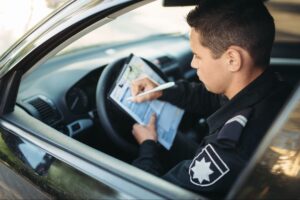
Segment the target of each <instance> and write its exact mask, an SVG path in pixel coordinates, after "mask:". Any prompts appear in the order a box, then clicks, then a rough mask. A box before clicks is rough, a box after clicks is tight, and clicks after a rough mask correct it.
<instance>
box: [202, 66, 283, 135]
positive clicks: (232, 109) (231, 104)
mask: <svg viewBox="0 0 300 200" xmlns="http://www.w3.org/2000/svg"><path fill="white" fill-rule="evenodd" d="M277 80H278V79H277V77H276V75H275V74H274V73H273V71H272V70H271V69H267V70H265V71H264V72H263V73H262V74H261V75H260V76H259V77H257V78H256V79H255V80H254V81H252V82H251V83H250V84H249V85H248V86H246V87H245V88H244V89H242V90H241V91H240V92H239V93H238V94H237V95H235V96H234V97H233V98H232V99H231V100H230V101H228V102H226V103H225V104H224V105H223V106H222V107H221V108H220V109H218V110H217V111H216V112H215V113H213V114H212V115H211V116H210V117H208V119H207V123H208V126H209V133H210V134H211V133H213V132H215V131H216V130H217V129H218V128H220V127H221V126H222V125H223V124H224V123H225V122H226V121H227V120H228V119H229V118H230V117H232V116H233V115H234V114H236V113H237V112H239V111H240V110H242V109H245V108H247V107H251V106H252V105H254V104H256V103H257V102H258V101H260V100H261V99H262V98H263V97H265V96H266V95H267V94H268V93H269V92H270V89H271V88H272V86H273V85H274V82H276V81H277Z"/></svg>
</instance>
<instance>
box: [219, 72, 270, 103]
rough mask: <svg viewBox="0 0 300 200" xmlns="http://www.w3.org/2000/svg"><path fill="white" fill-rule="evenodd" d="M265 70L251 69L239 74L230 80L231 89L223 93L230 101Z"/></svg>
mask: <svg viewBox="0 0 300 200" xmlns="http://www.w3.org/2000/svg"><path fill="white" fill-rule="evenodd" d="M264 71H265V69H263V68H260V67H252V68H250V69H249V70H248V71H245V72H241V73H240V74H239V75H237V76H235V77H234V78H233V80H232V83H231V87H229V88H228V90H227V91H226V92H225V93H224V95H225V96H226V97H227V98H228V99H232V98H233V97H234V96H235V95H237V94H238V93H239V92H240V91H241V90H243V89H244V88H245V87H247V86H248V85H249V84H250V83H251V82H252V81H254V80H255V79H256V78H257V77H259V76H260V75H261V74H262V73H263V72H264Z"/></svg>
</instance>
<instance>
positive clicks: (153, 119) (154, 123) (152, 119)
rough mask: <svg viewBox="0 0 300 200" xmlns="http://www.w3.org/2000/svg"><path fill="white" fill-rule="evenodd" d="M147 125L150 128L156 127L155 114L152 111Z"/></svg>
mask: <svg viewBox="0 0 300 200" xmlns="http://www.w3.org/2000/svg"><path fill="white" fill-rule="evenodd" d="M148 127H149V128H151V129H154V130H155V129H156V114H155V113H153V114H152V115H151V117H150V120H149V124H148Z"/></svg>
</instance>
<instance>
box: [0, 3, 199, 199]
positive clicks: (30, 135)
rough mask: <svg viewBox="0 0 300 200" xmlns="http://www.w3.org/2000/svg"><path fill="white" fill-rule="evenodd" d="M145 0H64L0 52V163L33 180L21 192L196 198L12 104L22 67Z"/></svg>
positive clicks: (32, 64) (33, 64) (35, 63)
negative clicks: (66, 0)
mask: <svg viewBox="0 0 300 200" xmlns="http://www.w3.org/2000/svg"><path fill="white" fill-rule="evenodd" d="M148 2H150V1H148V0H146V1H136V0H135V1H133V0H122V1H114V0H113V1H96V0H94V1H93V0H90V1H69V2H68V3H67V4H65V5H64V7H62V8H61V9H59V10H57V11H56V12H55V13H53V15H52V16H50V17H48V18H46V19H45V20H44V21H43V22H42V23H41V24H40V25H39V26H37V27H35V28H34V29H33V30H32V32H30V33H28V34H27V35H25V36H24V37H23V38H22V39H21V40H20V41H19V42H17V43H16V44H15V45H14V46H13V47H12V48H11V49H10V50H9V51H7V53H6V54H4V55H3V56H2V58H1V62H0V64H1V70H0V74H1V75H0V95H1V106H0V114H1V119H0V134H1V138H0V143H1V146H0V156H1V163H2V164H4V165H5V166H6V168H8V169H11V170H12V171H13V172H14V173H17V174H19V175H21V177H22V179H25V180H23V181H22V182H21V181H20V182H19V183H20V184H22V186H21V187H23V183H24V182H26V183H29V184H32V185H33V186H34V187H33V188H34V189H32V191H34V193H33V192H29V193H27V194H26V193H22V196H23V197H24V198H32V197H33V198H40V197H42V198H44V197H49V198H52V197H54V198H72V199H73V198H95V199H107V198H113V199H128V198H138V199H141V198H146V199H167V198H180V199H194V198H199V196H198V195H195V194H193V193H191V192H189V191H186V190H184V189H182V188H179V187H177V186H175V185H172V184H170V183H168V182H165V181H163V180H161V179H159V178H157V177H154V176H152V175H150V174H147V173H145V172H143V171H141V170H139V169H137V168H135V167H132V166H131V165H129V164H127V163H125V162H122V161H120V160H118V159H115V158H113V157H111V156H109V155H107V154H105V153H102V152H99V151H97V150H95V149H93V148H91V147H89V146H87V145H85V144H83V143H81V142H78V141H76V140H74V139H72V138H70V137H68V136H66V135H64V134H62V133H61V132H59V131H57V130H56V129H54V128H52V127H50V126H48V125H47V124H45V123H42V122H41V121H40V120H38V119H36V118H34V117H32V116H31V115H29V114H28V113H27V112H26V111H25V110H24V109H22V107H20V106H18V105H16V104H15V103H16V98H17V93H18V88H19V85H20V82H21V79H22V76H23V75H24V73H25V72H27V71H28V70H30V69H33V68H34V67H36V66H38V65H39V64H40V63H43V62H44V61H45V60H47V58H49V57H51V55H54V54H55V53H57V52H58V51H59V50H60V49H62V48H63V47H65V46H66V45H67V44H69V43H70V42H72V41H73V40H75V39H76V38H78V37H79V36H82V35H83V34H84V33H86V32H89V31H90V30H92V29H93V28H94V27H96V26H100V25H103V24H105V23H107V22H109V21H111V20H113V19H115V18H116V17H117V16H119V15H121V14H123V13H125V12H127V11H128V10H131V9H133V8H136V7H138V6H141V5H143V4H145V3H148ZM11 177H12V176H11ZM15 180H16V181H17V180H18V179H17V178H15ZM6 187H12V184H6ZM24 188H25V185H24ZM9 189H10V188H8V190H9ZM8 190H7V191H8ZM6 194H7V195H11V193H10V194H9V193H6Z"/></svg>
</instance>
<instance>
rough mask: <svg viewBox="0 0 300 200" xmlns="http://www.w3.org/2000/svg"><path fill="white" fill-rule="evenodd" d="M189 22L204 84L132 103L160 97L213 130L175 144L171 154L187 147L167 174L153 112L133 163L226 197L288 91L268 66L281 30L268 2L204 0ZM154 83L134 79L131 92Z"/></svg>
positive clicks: (138, 132)
mask: <svg viewBox="0 0 300 200" xmlns="http://www.w3.org/2000/svg"><path fill="white" fill-rule="evenodd" d="M187 22H188V24H189V25H190V27H191V32H190V46H191V49H192V52H193V54H194V57H193V60H192V63H191V66H192V67H193V68H194V69H195V70H196V71H197V75H198V77H199V80H200V83H188V82H185V81H178V82H176V86H175V87H173V88H170V89H167V90H164V91H159V92H155V93H151V94H148V95H146V96H141V97H136V98H134V99H133V101H135V102H143V101H147V100H153V99H160V100H164V101H168V102H170V103H172V104H174V105H177V106H179V107H181V108H184V109H185V110H187V111H190V112H196V113H199V114H201V115H202V116H203V117H206V118H207V124H208V127H209V133H208V134H207V136H205V137H204V138H203V140H202V141H201V143H200V144H196V143H195V142H190V143H186V145H184V146H180V145H179V146H180V147H178V145H175V146H174V148H177V150H173V151H174V152H176V151H177V152H181V153H180V154H178V163H177V164H176V165H175V166H173V168H172V169H170V170H169V171H167V172H166V173H165V172H163V165H162V160H161V159H160V156H161V155H160V154H159V145H158V144H157V135H156V127H155V123H156V117H155V115H153V116H152V117H151V119H150V122H149V124H148V125H146V126H143V125H140V124H135V125H134V126H133V130H132V133H133V135H134V137H135V138H136V140H137V142H138V143H139V144H140V153H139V157H138V158H137V159H136V160H135V161H134V162H133V164H134V165H135V166H137V167H139V168H141V169H144V170H146V171H148V172H150V173H152V174H155V175H158V176H162V177H163V178H164V179H166V180H168V181H170V182H173V183H174V184H177V185H179V186H182V187H184V188H187V189H189V190H192V191H195V192H198V193H201V194H203V195H206V196H208V197H224V195H225V194H226V193H227V192H228V191H229V189H230V187H231V186H232V184H233V183H234V181H235V180H236V178H237V177H238V175H239V173H240V172H241V170H242V169H243V168H244V167H245V165H247V162H248V161H249V159H250V157H251V156H252V155H253V152H254V150H255V149H256V147H257V146H258V144H259V142H260V141H261V139H262V138H263V136H264V135H265V133H266V131H267V130H268V127H269V126H270V125H271V123H272V121H273V120H274V118H275V117H276V114H277V113H278V112H279V110H280V108H281V107H282V105H283V104H284V102H285V99H286V98H287V96H288V94H289V92H290V88H289V87H288V86H287V84H286V83H285V82H283V81H281V80H280V79H279V78H278V77H277V75H276V74H275V73H273V72H272V70H271V69H269V68H268V65H269V60H270V52H271V48H272V45H273V41H274V32H275V27H274V22H273V18H272V16H271V15H270V14H269V12H268V11H267V9H266V7H265V6H264V4H263V3H262V1H255V0H251V1H246V0H244V1H241V0H201V1H200V3H199V5H198V6H196V7H195V8H194V9H193V10H192V11H190V13H189V14H188V16H187ZM154 87H156V84H155V83H154V82H152V81H151V80H150V79H147V78H144V79H139V80H136V81H134V82H133V83H132V87H131V89H132V94H133V95H137V94H138V93H140V92H141V91H144V90H148V89H152V88H154ZM224 98H225V99H226V100H225V101H221V100H222V99H224ZM178 149H179V150H178Z"/></svg>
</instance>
